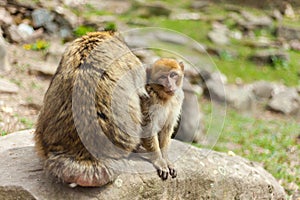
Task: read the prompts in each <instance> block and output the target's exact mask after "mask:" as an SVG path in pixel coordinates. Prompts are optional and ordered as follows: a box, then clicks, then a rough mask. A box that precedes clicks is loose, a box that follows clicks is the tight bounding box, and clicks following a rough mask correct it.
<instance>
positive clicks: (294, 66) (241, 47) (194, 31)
mask: <svg viewBox="0 0 300 200" xmlns="http://www.w3.org/2000/svg"><path fill="white" fill-rule="evenodd" d="M164 3H166V4H170V5H171V4H172V3H171V2H170V1H169V0H166V1H164ZM189 3H190V1H184V3H183V4H181V5H180V6H179V7H182V8H184V7H187V6H186V5H187V4H189ZM184 5H185V6H184ZM172 6H173V5H172ZM242 9H244V10H245V8H244V7H243V8H242ZM246 10H247V11H249V12H250V13H253V14H254V15H257V16H259V15H266V13H265V12H263V11H261V10H258V9H254V8H247V9H246ZM203 12H204V13H205V14H204V15H205V18H207V19H216V18H222V17H223V19H224V22H223V23H224V24H226V25H227V26H228V27H230V28H231V30H236V29H237V27H235V25H234V24H235V22H233V21H232V20H230V19H228V18H226V16H227V14H228V13H229V11H227V10H226V9H225V8H224V7H223V6H222V4H219V5H218V4H215V5H211V6H209V7H207V8H205V9H204V11H203ZM201 14H202V16H203V13H201ZM134 15H135V13H134V12H133V11H131V13H127V14H126V15H123V16H120V18H121V19H122V20H123V21H125V22H126V21H130V19H132V16H134ZM147 20H148V22H149V24H151V26H156V27H162V28H168V29H171V30H174V31H178V32H179V33H183V34H186V35H187V36H189V37H191V38H192V39H194V40H196V41H198V42H199V43H201V44H204V45H207V46H210V47H213V48H214V49H221V50H222V49H223V51H222V52H224V54H221V57H217V56H212V59H213V61H214V62H215V64H216V66H217V67H218V69H219V70H220V71H221V72H222V73H224V74H225V75H226V76H227V77H228V80H229V82H230V83H234V82H235V80H236V79H237V78H241V79H242V80H243V81H244V82H245V83H251V82H253V81H257V80H267V81H275V82H281V83H284V84H286V85H288V86H295V85H298V84H300V78H299V76H298V73H299V58H300V52H296V51H287V53H288V54H289V57H290V61H289V62H281V61H280V60H275V62H274V63H275V64H273V66H272V65H271V64H270V65H264V66H257V65H256V64H255V63H253V62H251V61H250V60H249V57H250V56H251V55H252V54H253V53H254V52H255V51H256V50H258V49H255V48H253V47H249V46H247V44H246V43H245V42H246V41H244V39H243V40H241V41H238V40H234V39H232V41H231V44H230V45H227V46H225V47H219V46H217V45H214V44H213V43H212V42H211V41H209V40H208V38H207V33H208V32H209V31H210V30H211V20H195V21H194V20H184V21H182V20H171V19H168V18H166V17H150V18H149V19H147ZM291 23H292V24H293V25H297V26H298V27H299V26H300V22H299V20H297V21H295V20H294V21H292V20H289V19H284V20H283V24H291ZM276 25H278V23H276V22H274V24H273V25H272V26H271V27H270V28H264V29H257V30H255V31H254V35H255V36H256V37H260V36H264V37H267V38H269V39H270V40H271V41H274V39H276V37H275V30H276ZM133 27H136V26H133ZM254 41H255V39H254ZM178 49H180V47H178ZM227 52H234V54H236V56H235V57H234V56H231V55H230V53H227Z"/></svg>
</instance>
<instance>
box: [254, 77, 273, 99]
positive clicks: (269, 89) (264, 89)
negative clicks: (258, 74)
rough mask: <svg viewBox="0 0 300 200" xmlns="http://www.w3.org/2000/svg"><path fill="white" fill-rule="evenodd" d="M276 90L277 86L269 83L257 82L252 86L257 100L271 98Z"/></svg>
mask: <svg viewBox="0 0 300 200" xmlns="http://www.w3.org/2000/svg"><path fill="white" fill-rule="evenodd" d="M274 89H275V85H274V84H273V83H270V82H267V81H257V82H255V83H253V84H252V92H253V94H254V96H255V97H256V98H257V99H269V98H271V96H272V94H273V92H274Z"/></svg>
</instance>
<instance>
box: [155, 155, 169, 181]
mask: <svg viewBox="0 0 300 200" xmlns="http://www.w3.org/2000/svg"><path fill="white" fill-rule="evenodd" d="M153 165H154V167H155V168H156V169H157V173H158V176H159V177H160V178H161V179H162V180H166V179H168V174H169V168H168V165H167V162H166V161H165V160H163V159H161V158H159V159H157V160H155V161H154V162H153Z"/></svg>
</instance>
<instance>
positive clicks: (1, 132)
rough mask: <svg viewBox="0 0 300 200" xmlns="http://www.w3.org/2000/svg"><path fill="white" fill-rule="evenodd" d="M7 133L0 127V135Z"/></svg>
mask: <svg viewBox="0 0 300 200" xmlns="http://www.w3.org/2000/svg"><path fill="white" fill-rule="evenodd" d="M7 134H8V133H7V132H6V131H4V130H2V129H0V136H5V135H7Z"/></svg>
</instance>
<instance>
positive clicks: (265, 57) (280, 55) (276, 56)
mask: <svg viewBox="0 0 300 200" xmlns="http://www.w3.org/2000/svg"><path fill="white" fill-rule="evenodd" d="M250 60H252V61H253V62H255V63H257V64H258V65H268V64H273V65H276V64H280V63H283V62H288V61H289V55H288V54H287V53H286V52H284V51H280V50H278V51H270V50H261V51H257V52H256V53H255V54H254V55H252V56H251V57H250Z"/></svg>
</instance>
